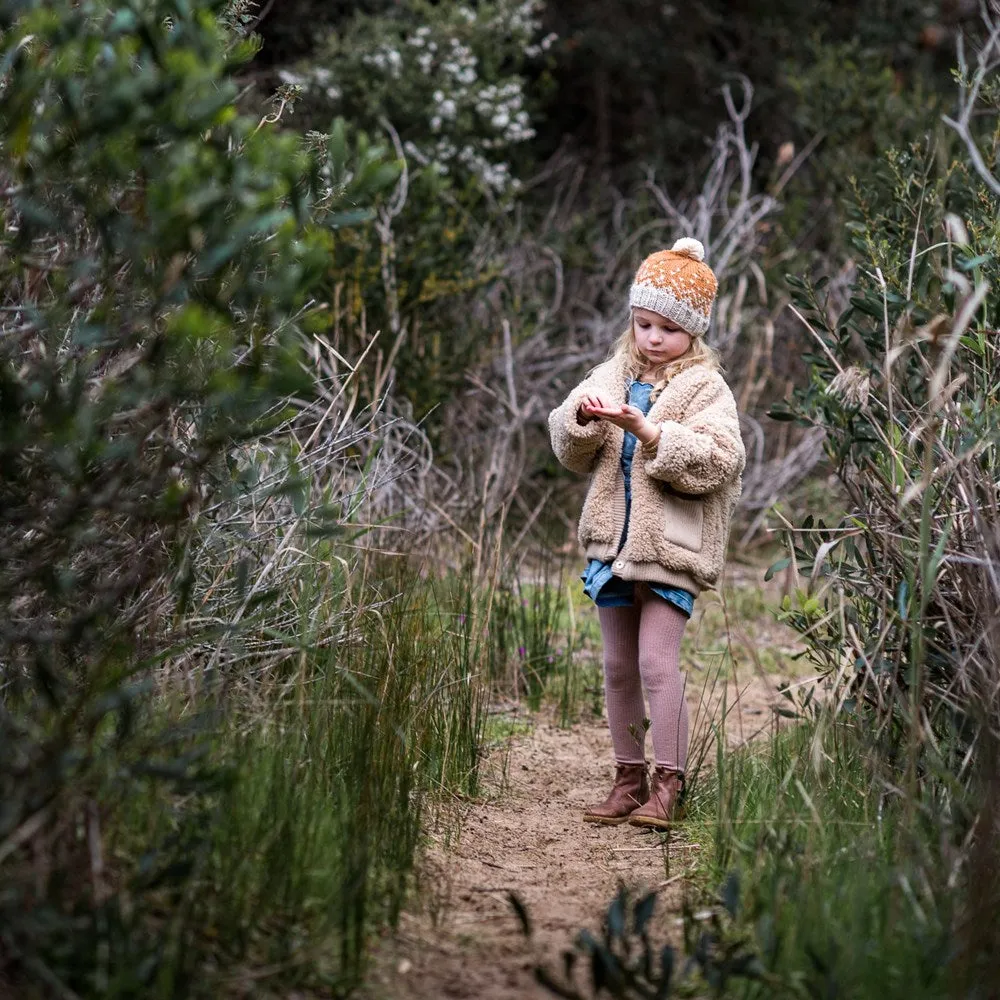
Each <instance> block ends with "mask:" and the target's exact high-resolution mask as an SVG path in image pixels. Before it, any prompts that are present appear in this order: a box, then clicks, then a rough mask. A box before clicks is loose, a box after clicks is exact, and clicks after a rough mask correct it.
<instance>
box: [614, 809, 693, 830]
mask: <svg viewBox="0 0 1000 1000" xmlns="http://www.w3.org/2000/svg"><path fill="white" fill-rule="evenodd" d="M682 819H684V810H683V809H678V810H677V811H676V812H675V813H674V815H673V816H671V817H670V819H657V818H656V817H655V816H630V817H629V820H628V821H629V823H631V824H632V826H651V827H653V828H654V829H656V830H669V829H670V828H671V827H672V826H673V825H674V823H680V821H681V820H682Z"/></svg>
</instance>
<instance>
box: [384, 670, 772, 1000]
mask: <svg viewBox="0 0 1000 1000" xmlns="http://www.w3.org/2000/svg"><path fill="white" fill-rule="evenodd" d="M779 682H780V678H776V677H768V678H753V679H749V680H747V681H744V682H743V683H742V684H741V685H740V687H739V690H737V688H736V686H735V685H734V684H733V683H732V682H730V684H729V685H728V687H727V689H726V697H727V701H728V703H729V704H730V706H733V705H735V704H738V706H739V710H738V711H736V710H731V711H730V713H729V716H728V718H727V725H726V735H727V742H728V743H730V744H731V745H737V744H740V743H743V742H745V741H746V740H748V739H751V738H753V736H754V735H755V734H757V733H760V732H762V731H765V730H767V729H769V728H770V727H771V726H772V725H773V723H774V713H773V711H772V706H773V705H775V704H777V703H779V702H780V699H779V698H778V697H777V696H776V693H775V689H776V688H777V685H778V683H779ZM738 693H739V698H737V694H738ZM721 697H722V688H721V687H720V688H719V689H717V690H716V691H715V692H714V697H713V699H712V700H713V701H715V702H718V701H719V700H720V699H721ZM699 701H701V698H700V696H699V695H698V694H697V693H696V692H692V693H691V695H690V696H689V704H690V708H691V714H692V719H694V718H696V717H697V718H700V719H702V720H704V719H705V718H706V717H707V713H706V711H705V707H702V708H701V709H700V710H699V707H698V703H699ZM693 742H694V741H693ZM611 761H612V755H611V741H610V737H609V735H608V732H607V727H606V725H605V723H604V722H603V721H601V720H591V721H587V722H581V723H579V724H577V725H575V726H573V727H572V728H570V729H560V728H558V727H556V726H554V725H552V724H551V723H549V722H548V721H546V720H545V719H541V718H539V719H535V720H533V725H532V727H531V729H530V731H528V732H526V733H523V734H522V735H519V736H514V737H512V738H511V739H510V741H509V742H508V743H507V744H506V745H505V747H504V748H503V749H500V750H497V751H495V752H494V754H493V755H492V757H491V759H490V760H489V761H488V762H487V763H488V764H489V767H488V769H487V770H488V772H489V773H491V774H492V778H488V782H487V783H488V785H491V786H492V787H488V788H487V792H486V794H485V795H484V797H483V798H482V799H481V800H480V801H477V802H473V803H468V804H465V805H463V806H462V807H461V809H460V815H458V816H457V817H455V818H456V820H457V827H458V832H457V833H456V832H454V827H455V824H448V826H449V829H450V830H451V831H452V832H451V833H450V835H449V836H450V842H448V841H446V840H444V839H439V840H437V841H435V842H434V843H433V844H432V846H431V847H430V849H429V851H428V852H427V854H426V857H425V858H424V862H423V865H422V871H423V874H422V879H421V883H422V884H421V887H420V889H419V891H418V893H417V894H416V895H417V898H416V900H415V905H416V906H418V907H419V910H414V911H413V912H409V913H406V914H404V915H403V918H402V921H401V924H400V927H399V930H398V932H397V933H396V934H395V935H394V936H393V937H392V938H391V939H386V940H385V941H383V942H382V944H381V946H380V947H379V949H378V954H377V956H376V959H375V962H374V969H373V974H372V976H371V977H370V979H369V985H368V987H367V988H366V990H365V993H364V996H365V998H366V1000H430V998H442V997H443V998H449V997H453V998H481V1000H514V998H531V1000H533V998H541V997H551V995H552V994H550V993H548V992H547V991H545V990H543V989H542V988H541V987H540V986H539V985H538V984H537V983H536V982H535V980H534V977H533V974H532V968H533V965H534V961H535V959H536V957H537V958H539V959H543V960H544V961H545V963H546V964H547V965H548V966H549V967H550V968H551V969H553V970H556V969H557V968H558V967H559V965H560V964H561V963H560V955H561V953H562V951H563V949H565V948H566V947H567V946H569V945H570V943H571V942H572V940H573V938H574V936H575V935H576V933H577V932H578V931H579V930H580V929H581V928H582V927H585V926H591V927H593V926H595V925H597V924H599V921H600V916H601V914H602V913H603V911H604V909H606V907H607V904H608V903H609V902H610V900H611V899H612V897H613V896H614V893H615V892H616V890H617V887H618V885H619V883H620V882H625V883H626V884H628V885H630V886H634V887H653V886H655V887H658V888H659V889H660V890H661V894H660V902H659V909H660V913H661V921H660V925H661V926H666V928H667V931H668V933H670V932H672V933H674V934H676V933H678V931H679V919H678V918H677V917H675V916H673V915H672V914H676V913H677V912H678V910H679V906H680V901H681V899H682V896H683V892H684V881H685V872H687V871H689V870H690V869H691V867H692V858H693V857H694V856H695V855H696V852H697V851H698V850H700V849H701V845H700V844H696V843H692V842H691V841H690V840H689V839H688V838H687V837H686V835H685V830H684V825H683V824H681V825H680V826H679V827H678V828H677V829H676V830H675V831H673V832H672V833H671V834H670V836H669V837H667V838H664V841H665V842H664V843H662V844H661V838H660V836H658V835H657V834H654V833H651V832H645V831H641V830H639V829H636V828H634V827H630V826H628V825H623V826H618V827H604V826H597V825H594V824H589V823H583V822H581V820H580V814H581V811H582V809H583V808H584V806H585V805H587V804H588V803H590V802H593V801H595V800H599V799H601V798H603V795H604V793H605V792H606V790H607V788H608V787H609V783H610V779H611V777H612V764H611ZM706 849H707V845H706ZM510 892H514V893H516V894H517V895H518V896H519V897H520V898H521V899H522V900H523V901H524V903H525V905H526V906H527V908H528V911H529V913H530V915H531V918H532V921H533V923H534V925H535V934H534V943H533V946H532V945H528V944H527V943H526V942H525V939H524V938H523V936H522V935H521V932H520V929H519V925H518V922H517V920H516V918H515V916H514V913H513V911H512V909H511V907H510V904H509V902H508V898H507V896H508V893H510ZM664 911H666V913H667V914H668V916H667V918H666V920H665V921H664V920H663V919H662V918H663V915H664ZM532 948H533V949H534V950H532Z"/></svg>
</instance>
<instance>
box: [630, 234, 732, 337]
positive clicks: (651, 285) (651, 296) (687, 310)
mask: <svg viewBox="0 0 1000 1000" xmlns="http://www.w3.org/2000/svg"><path fill="white" fill-rule="evenodd" d="M718 287H719V283H718V281H716V279H715V275H714V274H713V273H712V269H711V268H710V267H709V266H708V265H707V264H706V263H705V248H704V247H703V246H702V245H701V243H699V242H698V240H695V239H691V237H689V236H685V237H684V238H683V239H680V240H678V241H677V242H676V243H675V244H674V245H673V246H672V247H671V248H670V249H669V250H658V251H657V252H656V253H652V254H650V255H649V256H648V257H647V258H646V259H645V260H644V261H643V262H642V264H641V265H640V266H639V270H638V271H636V273H635V280H634V281H633V282H632V290H631V291H630V292H629V297H628V302H629V305H630V306H633V307H635V306H638V307H639V308H640V309H650V310H652V311H653V312H655V313H659V314H660V315H661V316H664V317H666V318H667V319H672V320H673V321H674V322H675V323H677V324H678V325H680V326H682V327H684V329H685V330H687V332H688V333H690V334H691V335H692V336H693V337H700V336H701V335H702V334H703V333H704V332H705V331H706V330H707V329H708V320H709V317H710V316H711V313H712V303H713V302H714V301H715V293H716V291H717V290H718Z"/></svg>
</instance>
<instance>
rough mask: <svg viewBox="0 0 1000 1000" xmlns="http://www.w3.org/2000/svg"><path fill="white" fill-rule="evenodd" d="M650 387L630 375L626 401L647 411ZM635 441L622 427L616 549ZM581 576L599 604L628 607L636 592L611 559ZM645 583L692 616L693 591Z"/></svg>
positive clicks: (628, 508)
mask: <svg viewBox="0 0 1000 1000" xmlns="http://www.w3.org/2000/svg"><path fill="white" fill-rule="evenodd" d="M652 391H653V387H652V386H651V385H650V384H649V383H648V382H640V381H638V379H633V380H632V382H631V383H630V385H629V388H628V401H629V405H630V406H635V407H637V408H638V409H640V410H642V412H643V414H647V413H649V410H650V406H651V405H652V404H651V402H650V398H649V397H650V394H651V393H652ZM638 443H639V439H638V438H637V437H636V436H635V435H634V434H633V433H632V432H631V431H625V437H624V440H623V441H622V458H621V463H622V475H623V476H624V478H625V526H624V527H623V528H622V537H621V539H620V540H619V542H618V551H619V552H621V550H622V546H624V544H625V539H626V538H628V522H629V518H630V516H631V514H632V458H633V456H634V455H635V449H636V446H637V445H638ZM580 579H581V580H583V590H584V593H585V594H586V595H587V596H588V597H589V598H591V600H593V601H594V603H595V604H596V605H597V606H598V607H599V608H621V607H631V605H632V603H633V599H634V595H635V584H634V583H633V581H631V580H622V579H621V578H620V577H617V576H615V575H614V573H613V572H612V570H611V563H609V562H602V561H601V560H600V559H591V560H590V562H589V563H588V564H587V568H586V569H585V570H584V572H583V573H582V575H581V576H580ZM648 586H649V589H650V590H652V591H653V593H654V594H657V595H659V596H660V597H662V598H663V599H664V600H665V601H668V602H669V603H670V604H672V605H674V607H675V608H677V609H678V610H679V611H683V612H684V614H686V615H687V616H688V617H690V616H691V612H692V611H693V610H694V595H693V594H692V593H690V592H689V591H687V590H682V589H680V588H679V587H668V586H665V585H664V584H662V583H650V584H649V585H648Z"/></svg>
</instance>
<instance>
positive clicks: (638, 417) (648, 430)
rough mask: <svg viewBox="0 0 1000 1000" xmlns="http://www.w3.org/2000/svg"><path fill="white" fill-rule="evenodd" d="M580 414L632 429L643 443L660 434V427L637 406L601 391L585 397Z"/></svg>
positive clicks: (628, 429)
mask: <svg viewBox="0 0 1000 1000" xmlns="http://www.w3.org/2000/svg"><path fill="white" fill-rule="evenodd" d="M579 415H580V416H581V417H583V418H584V419H590V420H607V421H608V422H610V423H612V424H615V425H616V426H618V427H621V428H622V430H626V431H631V432H632V433H633V434H634V435H635V436H636V437H637V438H638V439H639V440H640V441H641V442H642V443H643V444H651V443H652V442H653V441H655V440H656V439H657V438H658V437H659V436H660V428H659V427H657V425H656V424H654V423H653V422H652V421H650V420H649V419H647V417H646V415H645V414H644V413H643V412H642V410H640V409H639V408H638V407H637V406H630V405H629V404H628V403H616V402H614V401H613V400H610V399H608V398H607V397H606V396H603V395H602V394H600V393H591V394H590V395H587V396H584V397H583V400H582V402H581V403H580V408H579Z"/></svg>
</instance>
